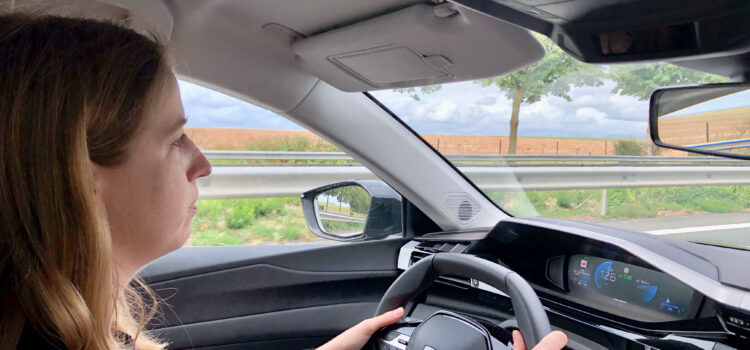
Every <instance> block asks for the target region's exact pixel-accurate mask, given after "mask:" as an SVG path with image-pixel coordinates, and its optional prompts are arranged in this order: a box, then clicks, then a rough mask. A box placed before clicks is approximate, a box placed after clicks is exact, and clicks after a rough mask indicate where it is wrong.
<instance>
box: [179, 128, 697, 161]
mask: <svg viewBox="0 0 750 350" xmlns="http://www.w3.org/2000/svg"><path fill="white" fill-rule="evenodd" d="M185 130H186V132H187V134H188V136H190V137H191V138H192V139H193V141H194V142H195V143H196V144H197V145H198V147H200V148H201V149H204V150H270V149H268V148H267V147H266V146H264V145H268V144H287V143H296V144H299V142H295V140H297V141H298V140H299V139H300V138H302V139H306V143H305V144H307V145H312V146H316V147H315V148H313V149H305V150H306V151H327V150H332V149H333V146H331V145H330V144H328V142H326V141H325V140H323V139H321V138H320V137H319V136H317V135H315V134H313V133H312V132H309V131H306V130H258V129H224V128H195V127H186V128H185ZM422 137H423V138H424V139H425V140H427V142H429V143H430V144H431V145H432V146H433V147H435V148H436V149H437V150H438V151H440V153H443V154H507V153H508V137H507V136H462V135H427V134H425V135H422ZM615 142H616V141H604V140H591V139H569V138H558V139H556V138H536V137H519V138H518V144H517V146H516V153H517V154H541V155H592V156H593V155H614V154H615V152H614V147H615ZM312 146H310V147H312ZM662 155H685V153H684V152H678V151H665V152H663V153H662Z"/></svg>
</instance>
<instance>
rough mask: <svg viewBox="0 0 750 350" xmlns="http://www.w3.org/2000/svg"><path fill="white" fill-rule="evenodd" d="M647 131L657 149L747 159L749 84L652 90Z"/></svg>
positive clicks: (749, 123) (749, 141)
mask: <svg viewBox="0 0 750 350" xmlns="http://www.w3.org/2000/svg"><path fill="white" fill-rule="evenodd" d="M649 128H650V133H651V139H652V140H653V141H654V143H655V144H656V145H658V146H661V147H666V148H672V149H677V150H682V151H687V152H693V153H700V154H707V155H716V156H722V157H728V158H737V159H750V84H745V83H728V84H715V85H705V86H691V87H678V88H665V89H659V90H656V91H654V93H653V94H652V95H651V111H650V118H649Z"/></svg>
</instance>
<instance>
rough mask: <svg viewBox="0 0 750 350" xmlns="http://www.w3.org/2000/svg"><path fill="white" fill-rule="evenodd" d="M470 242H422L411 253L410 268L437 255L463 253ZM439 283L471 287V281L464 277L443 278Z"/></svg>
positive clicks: (439, 279)
mask: <svg viewBox="0 0 750 350" xmlns="http://www.w3.org/2000/svg"><path fill="white" fill-rule="evenodd" d="M468 246H469V243H468V242H422V243H419V245H417V246H416V247H414V250H412V252H411V256H410V258H409V266H411V265H414V264H416V263H417V262H418V261H420V260H422V259H424V258H426V257H428V256H430V255H432V254H435V253H463V252H464V250H466V247H468ZM437 281H438V282H442V283H447V284H450V285H453V286H458V287H461V288H465V287H471V286H472V284H471V280H470V279H468V278H462V277H447V276H441V277H439V278H438V280H437Z"/></svg>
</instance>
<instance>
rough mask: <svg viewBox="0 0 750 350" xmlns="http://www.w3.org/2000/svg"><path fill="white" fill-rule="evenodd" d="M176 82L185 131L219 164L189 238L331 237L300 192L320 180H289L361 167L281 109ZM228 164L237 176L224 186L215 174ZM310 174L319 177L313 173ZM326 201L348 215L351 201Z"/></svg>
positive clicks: (199, 241) (204, 185) (287, 240)
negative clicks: (312, 221)
mask: <svg viewBox="0 0 750 350" xmlns="http://www.w3.org/2000/svg"><path fill="white" fill-rule="evenodd" d="M179 85H180V92H181V94H182V100H183V105H184V108H185V116H186V117H187V119H188V122H187V124H186V127H185V132H186V134H187V135H188V136H190V138H191V139H192V140H193V141H194V142H195V143H196V145H198V147H199V148H200V149H201V150H202V151H203V152H204V154H206V156H207V157H208V158H209V161H210V162H211V164H212V165H213V167H214V172H213V174H212V175H211V176H210V177H209V178H206V179H201V180H199V192H200V196H201V199H200V200H199V201H198V203H197V205H198V212H197V214H196V216H195V218H194V219H193V222H192V233H191V235H190V238H189V239H188V242H187V245H192V246H215V245H258V244H295V243H307V242H320V243H333V242H334V241H331V240H324V239H322V238H319V237H317V236H315V235H314V234H313V233H312V232H311V230H310V229H309V228H308V226H307V224H306V222H305V218H304V215H303V213H302V207H301V205H300V195H301V193H302V191H305V190H310V189H312V188H313V187H317V186H313V185H310V187H309V188H306V187H304V186H303V187H299V184H295V186H296V187H294V186H292V185H291V184H290V182H291V181H293V179H295V176H296V175H295V174H298V173H299V172H300V171H302V170H306V169H307V170H309V169H312V167H314V168H315V169H317V170H320V172H319V173H324V174H325V173H326V172H329V173H335V171H336V169H337V168H340V167H342V166H357V167H360V166H359V165H358V164H357V163H356V162H354V161H353V160H352V159H351V158H349V157H348V156H347V155H346V154H344V153H341V151H340V150H339V149H338V148H336V147H335V146H333V145H332V144H330V143H328V142H327V141H325V140H323V139H322V138H320V137H319V136H317V135H316V134H314V133H312V132H310V131H308V130H305V129H304V128H302V127H301V126H299V125H297V124H295V123H294V122H292V121H290V120H288V119H286V118H284V117H281V116H279V115H278V114H275V113H273V112H271V111H268V110H266V109H263V108H260V107H257V106H255V105H253V104H251V103H248V102H245V101H242V100H240V99H237V98H234V97H231V96H229V95H226V94H222V93H220V92H217V91H213V90H211V89H208V88H206V87H203V86H200V85H197V84H194V83H190V82H187V81H180V82H179ZM228 170H231V171H232V174H233V175H234V176H235V178H234V180H236V181H235V182H232V183H228V184H226V185H225V184H223V183H224V182H226V181H225V180H224V179H225V178H226V177H220V176H217V175H220V174H224V173H225V172H226V171H228ZM362 170H363V171H364V172H365V173H367V174H369V175H370V176H372V175H371V173H369V172H368V171H367V170H366V169H364V168H362ZM269 172H270V173H269ZM296 178H299V177H296ZM305 180H309V181H315V180H316V179H315V177H314V175H313V176H308V177H306V178H305ZM323 184H325V183H323ZM323 184H320V185H323ZM217 189H218V190H217ZM209 198H210V199H209ZM331 203H333V204H331ZM328 205H329V208H328V209H330V210H329V211H331V212H332V213H331V214H330V215H338V216H341V217H344V218H348V216H351V215H349V214H348V212H349V211H351V209H352V208H351V207H350V206H349V205H348V204H341V203H340V202H338V201H337V200H336V199H335V198H334V199H333V202H331V201H330V200H329V203H328ZM362 215H363V214H359V216H362ZM348 219H351V218H348ZM351 220H355V219H351ZM356 220H357V221H362V220H361V218H356Z"/></svg>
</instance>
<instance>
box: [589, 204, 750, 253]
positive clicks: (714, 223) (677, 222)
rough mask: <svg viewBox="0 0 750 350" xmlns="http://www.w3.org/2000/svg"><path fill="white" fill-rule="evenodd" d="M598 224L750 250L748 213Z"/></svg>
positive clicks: (669, 217) (697, 215) (749, 214)
mask: <svg viewBox="0 0 750 350" xmlns="http://www.w3.org/2000/svg"><path fill="white" fill-rule="evenodd" d="M597 223H598V224H601V225H606V226H613V227H618V228H624V229H629V230H634V231H642V232H648V233H652V234H655V235H663V236H667V237H670V238H676V239H682V240H687V241H694V242H705V243H710V244H717V245H726V246H735V247H742V248H748V249H750V212H742V213H726V214H693V215H685V216H664V217H658V218H649V219H633V220H609V221H600V222H597Z"/></svg>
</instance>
